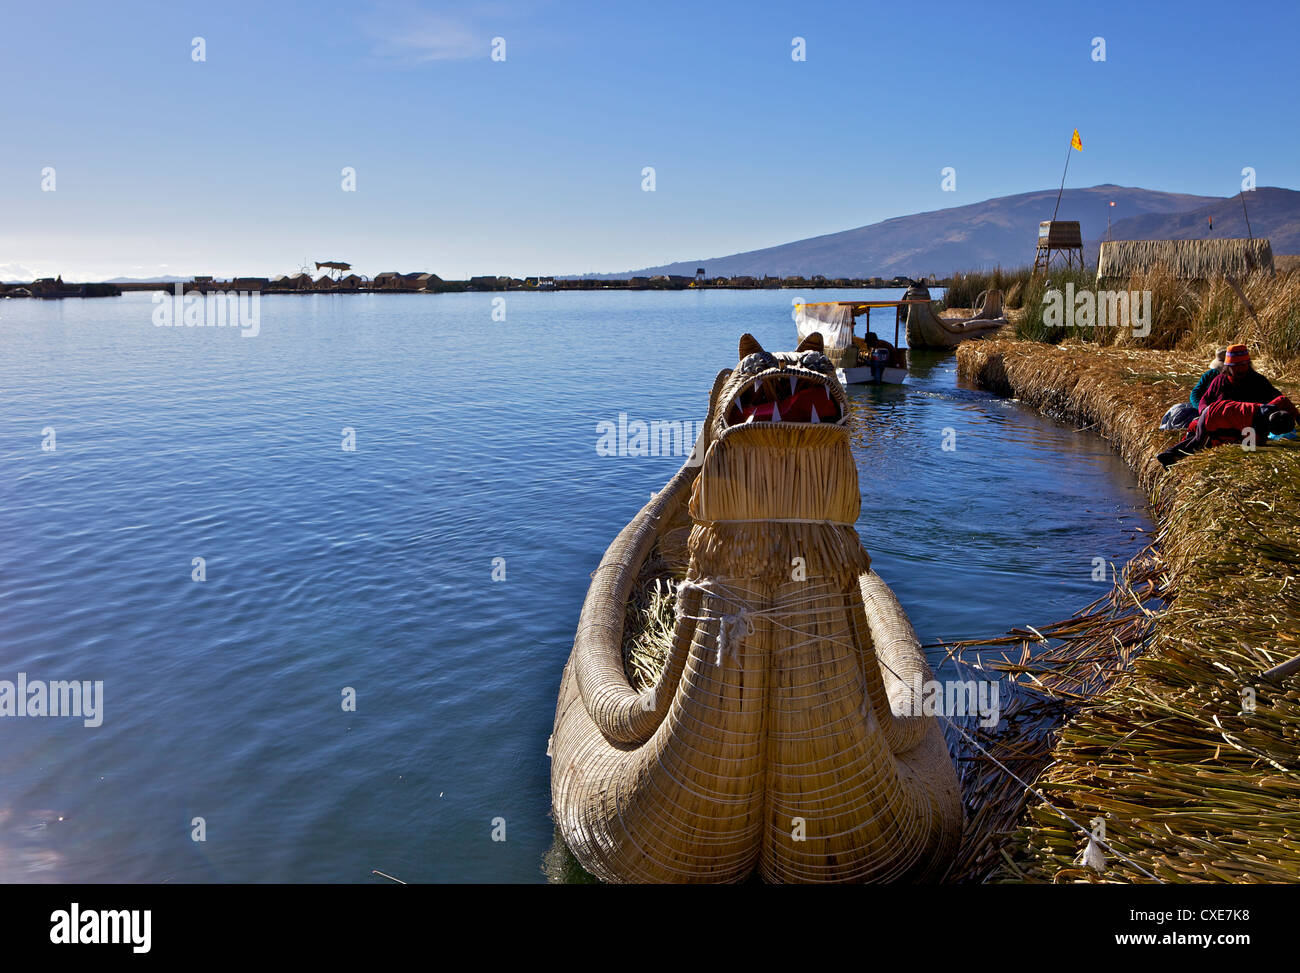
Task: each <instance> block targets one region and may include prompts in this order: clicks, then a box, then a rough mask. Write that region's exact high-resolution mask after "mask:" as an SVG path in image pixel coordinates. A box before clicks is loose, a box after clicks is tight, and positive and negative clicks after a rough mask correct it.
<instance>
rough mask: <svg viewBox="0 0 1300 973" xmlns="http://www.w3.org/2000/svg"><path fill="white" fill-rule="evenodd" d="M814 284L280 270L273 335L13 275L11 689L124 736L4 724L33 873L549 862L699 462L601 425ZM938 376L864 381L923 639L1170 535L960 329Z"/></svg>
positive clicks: (14, 814)
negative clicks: (625, 626) (530, 281)
mask: <svg viewBox="0 0 1300 973" xmlns="http://www.w3.org/2000/svg"><path fill="white" fill-rule="evenodd" d="M795 296H797V295H796V294H795V292H792V291H706V292H701V293H694V292H689V291H688V292H667V293H662V292H660V293H655V292H643V293H635V292H634V293H600V292H591V293H551V294H513V293H512V294H507V295H493V294H447V295H439V296H427V295H414V294H413V295H339V296H329V295H317V296H303V297H293V296H284V297H267V298H264V299H262V301H261V305H260V313H261V324H260V333H259V334H258V335H257V336H256V337H252V338H245V337H242V336H241V334H240V333H239V332H238V331H237V330H231V329H229V328H208V329H195V328H184V327H180V328H161V327H156V326H155V325H154V324H153V323H152V320H151V315H152V312H153V310H154V305H153V304H152V303H151V300H150V295H148V294H129V295H126V296H124V297H122V298H110V299H99V300H64V301H50V302H42V301H17V300H10V301H0V339H2V340H3V342H4V353H3V357H2V359H0V463H2V464H3V465H2V467H0V680H10V681H16V679H17V677H18V673H20V672H22V673H25V674H26V676H27V678H28V680H60V679H67V680H73V679H75V680H92V681H93V680H102V681H103V707H102V725H100V726H98V727H86V726H83V723H82V720H79V719H71V718H61V717H60V718H55V717H45V718H39V717H33V716H28V717H13V718H0V880H3V881H57V882H70V881H80V882H109V881H141V882H206V881H234V882H255V881H292V882H299V881H306V882H366V881H380V880H379V879H375V878H372V876H371V874H370V873H371V869H380V870H382V871H384V872H388V873H390V874H392V875H395V876H397V877H399V878H401V879H404V880H406V881H411V882H436V881H510V882H516V881H517V882H537V881H543V880H544V876H543V873H542V867H541V861H542V856H543V854H544V853H545V851H546V849H547V848H548V847H549V845H550V843H551V838H552V825H551V822H550V820H549V818H548V816H547V815H548V811H549V804H550V801H549V773H550V768H549V762H548V760H547V757H546V755H545V750H546V741H547V736H548V734H549V733H550V728H551V721H552V717H553V714H554V706H555V696H556V692H557V689H558V686H559V679H560V672H561V669H562V667H563V665H564V661H565V659H566V657H567V654H568V652H569V649H570V647H571V644H572V638H573V632H574V629H575V627H576V624H577V619H578V612H579V609H580V606H581V603H582V599H583V596H584V595H585V592H586V587H587V583H588V580H589V578H588V576H589V574H590V572H591V571H592V570H593V569H594V568H595V566H596V564H597V562H598V560H599V558H600V556H601V554H602V553H603V551H604V549H605V547H606V545H607V544H608V543H609V542H610V540H611V539H612V538H613V536H614V534H615V533H616V532H617V531H618V529H619V528H620V527H622V526H623V525H624V524H625V523H626V522H627V521H628V520H629V519H630V518H631V517H632V515H633V514H634V513H635V512H636V510H637V509H638V508H639V507H640V506H641V504H642V503H643V502H644V501H645V500H647V499H648V498H649V496H650V492H651V491H652V490H656V489H658V488H659V487H660V486H662V485H663V483H664V481H665V480H666V479H667V478H668V477H669V476H670V475H671V474H672V472H673V471H674V470H675V469H676V468H677V467H678V466H679V465H680V463H681V457H639V456H615V457H610V456H601V455H598V453H597V451H596V443H597V440H598V438H599V437H598V433H597V424H598V423H600V422H602V421H606V420H609V421H614V422H617V421H618V417H619V415H620V413H626V415H627V416H628V418H629V420H635V419H642V420H645V421H651V420H668V421H671V420H678V419H680V420H684V421H685V420H699V419H702V418H703V412H704V409H705V407H706V400H707V396H708V391H709V388H710V385H711V383H712V380H713V376H714V375H715V374H716V373H717V371H718V370H719V369H720V368H723V367H728V366H731V365H734V364H735V361H736V342H737V339H738V337H739V336H740V334H741V333H742V332H744V331H750V332H752V333H753V334H754V335H755V336H757V337H758V339H759V340H760V341H761V342H763V343H764V344H765V345H766V346H767V347H769V348H773V349H785V348H789V347H791V346H792V344H793V340H792V337H793V328H794V326H793V323H792V321H791V318H790V302H791V299H792V297H795ZM804 296H806V297H807V298H808V299H810V300H828V299H835V298H837V297H852V298H857V299H861V298H862V296H863V292H861V291H855V292H844V293H827V292H824V291H822V292H817V293H816V296H814V295H813V294H808V295H804ZM881 296H887V297H890V298H893V297H896V296H897V292H894V291H890V292H888V293H887V294H884V295H881ZM494 297H504V298H505V302H506V303H505V310H506V320H505V321H503V322H502V321H494V320H493V319H492V301H493V298H494ZM877 313H881V312H877ZM884 316H886V317H889V318H890V320H891V323H892V315H891V314H890V313H889V312H884ZM877 330H878V331H879V333H881V334H882V336H886V337H889V336H891V335H892V326H880V325H877ZM909 382H910V384H909V385H908V386H906V387H901V388H894V387H890V388H885V389H874V390H857V391H853V392H852V393H851V395H852V397H853V399H854V400H855V403H856V406H857V409H856V411H857V413H858V417H859V420H860V428H859V432H858V433H857V435H856V440H855V447H854V448H855V450H856V452H857V456H858V465H859V470H860V473H861V481H862V494H863V505H862V506H863V516H862V521H861V523H860V530H861V534H862V537H863V541H864V543H865V544H866V546H867V549H868V550H869V551H870V552H871V554H872V556H873V559H874V563H875V566H876V568H877V570H878V571H879V572H880V574H881V575H882V576H883V577H884V578H885V580H886V581H888V582H889V583H890V584H891V585H892V586H893V587H894V589H895V591H896V592H897V593H898V595H899V597H900V599H901V601H902V603H903V605H904V607H905V608H906V609H907V610H908V612H909V614H910V615H911V618H912V620H913V622H914V624H915V626H916V628H917V630H918V633H919V634H920V636H921V638H922V640H924V641H932V640H936V639H939V638H952V637H964V636H976V635H991V634H995V633H998V632H1001V631H1004V630H1005V629H1006V628H1008V627H1010V626H1012V625H1023V624H1025V623H1028V624H1032V625H1041V624H1044V623H1048V622H1051V621H1054V620H1057V619H1059V618H1062V617H1065V616H1067V615H1069V614H1070V613H1071V612H1072V611H1074V610H1076V609H1078V608H1080V607H1082V606H1083V605H1084V604H1086V603H1088V602H1090V601H1091V600H1093V599H1094V598H1095V597H1097V596H1098V595H1099V594H1101V593H1102V591H1103V590H1104V589H1103V586H1102V585H1101V584H1099V583H1098V582H1095V581H1093V580H1092V573H1093V559H1094V558H1096V557H1101V558H1105V559H1106V560H1107V561H1114V562H1116V563H1117V564H1122V563H1123V561H1124V560H1126V559H1127V557H1129V556H1130V555H1131V554H1133V553H1134V552H1136V551H1137V550H1138V549H1139V548H1140V547H1141V546H1143V545H1144V544H1145V542H1146V535H1145V534H1143V533H1142V532H1141V530H1142V529H1149V527H1150V523H1149V520H1148V517H1147V514H1146V512H1145V503H1144V498H1143V496H1142V495H1141V493H1140V491H1139V490H1138V488H1137V486H1136V484H1135V482H1134V480H1133V477H1132V476H1131V475H1130V474H1129V472H1128V471H1127V469H1126V468H1125V467H1124V466H1123V464H1122V463H1121V462H1120V461H1119V460H1118V459H1117V458H1116V457H1115V456H1114V455H1113V454H1112V452H1111V451H1110V449H1109V447H1108V446H1107V445H1106V444H1105V443H1104V442H1102V441H1101V440H1100V439H1098V438H1096V437H1094V436H1093V435H1092V434H1090V433H1079V432H1076V431H1075V430H1073V429H1069V428H1065V427H1062V426H1060V425H1058V424H1056V423H1054V422H1052V421H1049V420H1046V419H1043V418H1041V417H1039V416H1038V415H1036V414H1035V413H1032V412H1030V411H1029V410H1027V409H1024V408H1022V407H1020V406H1019V405H1017V404H1015V403H1013V402H1008V401H1002V400H999V399H996V398H994V397H992V396H990V395H988V394H986V393H984V392H981V391H977V390H972V389H966V388H962V387H960V386H959V384H958V382H957V380H956V375H955V361H954V359H953V357H952V356H951V355H948V356H939V355H929V356H926V357H925V358H924V360H921V356H920V355H915V356H914V357H913V366H912V377H911V379H910V380H909ZM345 427H347V428H350V429H352V430H354V432H355V446H356V448H355V450H354V451H348V450H345V449H343V448H342V445H343V440H344V436H345V433H344V428H345ZM50 430H52V431H53V436H54V439H53V443H52V445H54V447H55V448H54V449H53V450H48V449H42V445H43V444H46V445H50V442H49V440H50V433H49V431H50ZM945 430H948V431H950V432H949V433H948V435H949V441H950V443H955V446H956V448H955V449H952V450H945V449H943V448H942V445H943V438H944V436H945ZM953 436H955V439H953V438H952V437H953ZM195 558H203V559H204V562H203V563H204V571H205V573H206V580H203V581H195V580H192V578H193V575H194V573H195V572H196V570H197V568H196V567H195V561H194V559H195ZM498 558H500V559H504V560H503V561H498V560H496V559H498ZM502 570H504V575H505V576H504V580H493V574H494V571H495V572H496V573H497V575H498V576H499V575H500V574H501V572H502ZM349 689H350V690H352V691H354V692H355V699H356V708H355V711H354V712H351V711H346V710H345V709H344V707H343V705H342V701H343V698H344V694H345V692H346V691H347V690H349ZM196 819H202V821H201V823H197V822H196ZM494 819H504V828H505V837H506V840H505V841H494V840H492V833H493V830H494ZM200 828H201V829H202V834H203V837H204V838H205V839H206V840H203V841H195V840H193V838H194V836H195V835H196V833H198V829H200ZM496 828H497V830H498V833H499V831H500V828H501V822H499V821H498V822H496Z"/></svg>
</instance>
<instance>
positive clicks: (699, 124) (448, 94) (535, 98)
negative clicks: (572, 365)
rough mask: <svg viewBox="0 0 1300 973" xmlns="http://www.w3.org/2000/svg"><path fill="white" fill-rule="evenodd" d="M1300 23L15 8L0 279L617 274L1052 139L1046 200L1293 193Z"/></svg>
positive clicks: (1040, 165)
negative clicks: (1246, 172) (344, 270)
mask: <svg viewBox="0 0 1300 973" xmlns="http://www.w3.org/2000/svg"><path fill="white" fill-rule="evenodd" d="M1298 28H1300V6H1298V5H1296V4H1294V3H1291V2H1286V3H1283V2H1265V3H1252V4H1239V5H1224V4H1208V3H1198V2H1189V3H1180V4H1173V3H1168V4H1148V3H1135V2H1127V3H1114V4H1112V3H1090V4H1085V5H1074V4H1070V5H1064V4H1053V3H1043V2H1036V3H1007V4H1001V5H994V4H985V3H970V2H965V3H951V4H950V3H927V4H924V5H919V6H918V5H904V4H889V5H885V4H872V3H860V2H842V3H840V2H834V3H832V2H827V3H818V2H800V3H761V2H759V3H727V2H724V3H711V4H698V3H565V2H558V0H557V2H511V0H504V2H490V3H475V2H461V3H454V4H449V3H447V4H445V3H417V2H407V0H384V2H376V3H370V2H366V0H356V2H347V3H333V2H321V3H313V4H291V3H276V4H266V3H222V4H202V5H201V4H191V3H184V2H172V3H132V2H124V3H115V4H101V3H93V4H92V3H83V4H64V3H57V2H54V3H48V2H46V3H26V4H20V3H18V2H11V3H9V4H7V7H6V13H5V34H6V44H5V51H4V55H3V58H2V59H0V90H3V91H4V92H5V95H4V97H3V98H2V99H0V131H3V136H2V139H3V141H2V143H0V144H3V151H0V279H6V280H8V279H20V278H25V277H27V276H30V275H44V274H53V273H60V272H61V273H62V274H63V275H64V276H65V277H66V278H68V279H82V280H92V279H104V278H108V277H115V276H132V277H142V276H155V275H160V274H181V275H189V274H194V273H210V274H216V275H219V276H226V275H233V274H252V273H257V274H269V275H274V274H277V273H283V272H294V271H296V270H297V269H298V268H299V266H300V265H301V264H302V263H303V262H304V260H309V259H310V260H328V259H342V260H349V261H351V262H352V263H353V264H354V265H355V267H356V269H357V270H359V271H360V272H362V273H367V274H372V275H373V274H375V273H377V272H379V271H381V270H393V269H395V270H402V271H413V270H422V271H431V272H433V273H437V274H440V275H441V276H443V277H447V278H457V277H465V276H469V275H473V274H495V273H509V274H514V275H517V276H522V275H525V274H537V273H541V274H552V273H554V274H559V273H581V272H585V271H620V270H627V269H632V268H637V267H643V266H649V265H654V264H659V263H666V262H669V261H672V260H679V259H696V258H701V257H707V256H711V255H719V256H720V255H724V254H728V253H732V252H736V251H740V250H750V249H755V248H758V247H763V246H770V245H773V244H778V243H784V242H788V241H790V240H795V239H800V238H802V237H806V236H812V235H816V234H820V233H829V232H834V231H837V230H842V229H847V228H849V227H854V226H860V225H863V224H866V223H873V222H876V221H878V220H882V219H886V218H888V217H891V216H900V215H905V214H908V213H914V212H921V211H925V210H934V209H942V208H945V207H948V206H957V205H963V204H966V203H972V202H977V201H979V200H982V199H987V198H989V197H993V196H1001V195H1006V194H1010V193H1017V192H1025V191H1029V190H1034V189H1043V188H1048V187H1054V186H1055V185H1056V184H1057V183H1058V181H1059V179H1060V174H1061V165H1062V164H1063V162H1064V159H1065V155H1066V150H1067V147H1068V141H1069V137H1070V132H1071V130H1072V129H1073V128H1075V127H1078V129H1079V130H1080V132H1081V134H1082V137H1083V143H1084V151H1083V152H1082V153H1081V154H1078V153H1076V154H1075V155H1074V157H1073V158H1072V159H1071V162H1070V171H1069V180H1068V183H1067V185H1068V186H1073V187H1082V186H1091V185H1096V184H1098V183H1106V182H1113V183H1118V184H1120V185H1129V186H1143V187H1146V188H1151V189H1162V190H1169V191H1175V192H1187V193H1198V194H1207V195H1223V196H1226V195H1230V194H1232V193H1235V192H1236V191H1237V189H1238V188H1239V186H1240V181H1241V170H1242V167H1243V166H1253V167H1254V168H1255V169H1256V172H1257V179H1258V182H1259V185H1261V186H1265V185H1270V186H1286V187H1292V188H1294V187H1297V186H1298V185H1300V138H1298V137H1297V134H1296V112H1295V108H1294V92H1295V89H1296V84H1297V80H1300V79H1298V78H1297V73H1298V72H1297V67H1296V57H1295V38H1296V36H1297V33H1298ZM1098 36H1100V37H1103V38H1105V43H1106V60H1105V61H1104V62H1098V61H1094V60H1093V59H1092V51H1093V45H1092V39H1093V38H1094V37H1098ZM194 37H202V38H203V39H204V42H205V46H206V52H205V53H206V60H205V61H202V62H197V61H194V60H193V59H192V56H191V52H192V39H193V38H194ZM494 37H501V38H504V40H505V60H504V61H493V60H492V59H491V57H490V54H491V49H492V40H493V38H494ZM795 37H802V38H804V39H805V41H806V58H807V59H806V60H805V61H802V62H797V61H794V60H793V59H792V58H791V51H792V39H793V38H795ZM345 166H350V167H353V168H354V169H355V170H356V191H355V192H344V191H343V190H342V188H341V183H342V179H343V177H342V175H341V171H342V169H343V168H344V167H345ZM645 166H653V167H654V168H655V177H656V179H655V182H656V186H655V191H654V192H645V191H643V190H642V169H643V167H645ZM945 166H952V167H953V168H955V169H956V172H957V189H956V191H955V192H943V191H942V190H941V188H940V182H941V176H940V171H941V170H942V169H943V168H944V167H945ZM45 167H53V168H54V174H55V180H56V181H55V191H54V192H43V191H42V188H41V186H42V170H43V169H44V168H45Z"/></svg>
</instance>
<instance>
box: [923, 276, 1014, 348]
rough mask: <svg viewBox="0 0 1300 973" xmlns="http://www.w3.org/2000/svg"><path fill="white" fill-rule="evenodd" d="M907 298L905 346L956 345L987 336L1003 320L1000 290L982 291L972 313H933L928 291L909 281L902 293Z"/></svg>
mask: <svg viewBox="0 0 1300 973" xmlns="http://www.w3.org/2000/svg"><path fill="white" fill-rule="evenodd" d="M904 300H905V301H907V304H908V308H907V347H909V348H956V347H957V346H958V345H959V344H961V343H962V342H963V341H968V340H970V339H971V338H987V337H989V336H990V335H993V334H995V333H996V332H997V331H998V329H999V328H1001V327H1002V326H1003V325H1005V324H1006V323H1007V318H1006V315H1005V313H1004V312H1003V310H1002V292H1001V291H996V290H994V291H983V292H982V293H981V294H980V295H979V297H978V298H977V300H976V308H975V315H974V316H973V317H969V318H964V319H961V318H945V317H941V316H940V315H938V314H935V313H934V306H933V305H932V304H931V303H930V290H929V288H927V287H926V286H925V285H924V284H918V283H913V284H912V285H911V286H910V287H908V289H907V293H906V294H905V295H904Z"/></svg>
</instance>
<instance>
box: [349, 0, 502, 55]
mask: <svg viewBox="0 0 1300 973" xmlns="http://www.w3.org/2000/svg"><path fill="white" fill-rule="evenodd" d="M504 14H505V10H504V8H503V6H502V5H501V4H495V3H494V4H472V5H468V6H465V7H462V8H461V9H458V10H456V12H455V13H440V12H433V11H428V10H420V9H418V8H415V7H412V6H411V5H410V4H405V3H400V4H397V3H381V4H377V5H376V6H375V7H374V8H373V9H372V10H371V11H370V13H369V14H368V15H367V16H366V17H365V29H366V32H367V33H368V34H369V35H370V37H371V39H372V41H373V42H374V46H373V53H374V54H375V55H376V56H377V57H381V58H385V59H388V60H395V61H399V62H401V63H404V64H427V63H428V62H430V61H466V60H470V59H471V58H486V57H488V56H489V55H490V53H491V45H492V38H493V36H495V34H496V32H495V31H494V30H493V29H492V28H490V27H489V26H487V25H486V24H485V23H484V21H485V20H488V19H496V20H499V19H500V18H501V17H502V16H503V15H504Z"/></svg>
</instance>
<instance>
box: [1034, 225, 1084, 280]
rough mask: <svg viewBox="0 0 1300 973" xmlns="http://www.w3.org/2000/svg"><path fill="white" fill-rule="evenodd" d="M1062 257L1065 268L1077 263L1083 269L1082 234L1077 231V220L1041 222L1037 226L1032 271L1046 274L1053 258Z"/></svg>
mask: <svg viewBox="0 0 1300 973" xmlns="http://www.w3.org/2000/svg"><path fill="white" fill-rule="evenodd" d="M1062 255H1063V256H1064V257H1065V266H1066V268H1067V269H1068V268H1070V267H1073V266H1074V263H1075V261H1076V260H1077V261H1078V262H1079V269H1080V270H1082V269H1083V234H1082V232H1081V231H1080V230H1079V221H1078V220H1043V222H1041V223H1039V224H1038V247H1037V249H1036V250H1035V251H1034V270H1033V273H1035V274H1037V273H1038V272H1039V271H1040V270H1041V271H1042V272H1043V273H1046V272H1047V271H1048V269H1049V268H1050V267H1051V265H1052V258H1053V256H1057V257H1059V256H1062Z"/></svg>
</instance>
